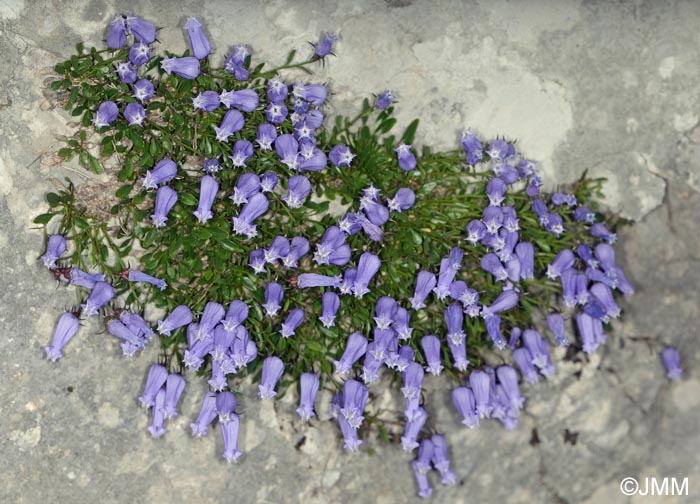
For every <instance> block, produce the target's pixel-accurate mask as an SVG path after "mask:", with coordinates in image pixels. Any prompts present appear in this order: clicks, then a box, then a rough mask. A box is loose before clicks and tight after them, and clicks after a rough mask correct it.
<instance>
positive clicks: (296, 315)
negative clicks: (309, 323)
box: [280, 308, 304, 338]
mask: <svg viewBox="0 0 700 504" xmlns="http://www.w3.org/2000/svg"><path fill="white" fill-rule="evenodd" d="M303 321H304V310H302V309H301V308H294V309H293V310H292V311H290V312H289V315H287V318H286V319H285V321H284V322H283V323H282V330H281V331H280V334H281V335H282V337H283V338H289V337H290V336H294V334H295V333H294V331H296V330H297V329H298V328H299V326H300V325H301V323H302V322H303Z"/></svg>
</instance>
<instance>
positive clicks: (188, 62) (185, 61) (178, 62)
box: [160, 56, 200, 80]
mask: <svg viewBox="0 0 700 504" xmlns="http://www.w3.org/2000/svg"><path fill="white" fill-rule="evenodd" d="M160 67H161V68H162V69H163V71H164V72H165V73H167V74H168V75H170V74H171V73H174V74H175V75H177V76H179V77H182V78H183V79H189V80H191V79H196V78H197V76H198V75H199V72H200V67H199V60H198V59H197V58H195V57H192V56H186V57H184V58H168V57H167V56H165V57H163V61H161V62H160Z"/></svg>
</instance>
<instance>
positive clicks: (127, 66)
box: [114, 61, 137, 84]
mask: <svg viewBox="0 0 700 504" xmlns="http://www.w3.org/2000/svg"><path fill="white" fill-rule="evenodd" d="M114 65H115V67H116V72H117V75H118V76H119V80H120V81H122V82H123V83H125V84H133V83H134V82H136V77H137V75H136V66H134V65H133V64H132V63H131V62H129V61H119V62H117V63H115V64H114Z"/></svg>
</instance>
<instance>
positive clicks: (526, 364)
mask: <svg viewBox="0 0 700 504" xmlns="http://www.w3.org/2000/svg"><path fill="white" fill-rule="evenodd" d="M513 360H514V361H515V364H516V365H517V366H518V369H520V373H521V374H522V375H523V379H524V380H525V381H526V382H528V383H537V382H539V381H540V376H539V375H538V374H537V369H535V366H534V365H533V364H532V354H531V353H530V351H529V350H528V349H527V348H525V347H520V348H516V349H515V350H513Z"/></svg>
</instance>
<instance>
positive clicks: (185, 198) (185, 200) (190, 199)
mask: <svg viewBox="0 0 700 504" xmlns="http://www.w3.org/2000/svg"><path fill="white" fill-rule="evenodd" d="M179 197H180V201H181V202H182V204H183V205H187V206H195V205H197V198H195V197H194V196H193V195H191V194H190V193H181V194H180V195H179Z"/></svg>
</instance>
